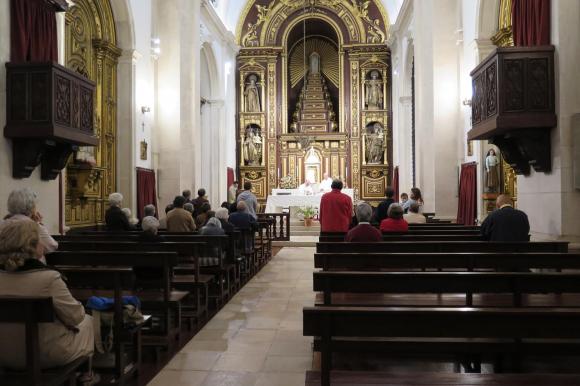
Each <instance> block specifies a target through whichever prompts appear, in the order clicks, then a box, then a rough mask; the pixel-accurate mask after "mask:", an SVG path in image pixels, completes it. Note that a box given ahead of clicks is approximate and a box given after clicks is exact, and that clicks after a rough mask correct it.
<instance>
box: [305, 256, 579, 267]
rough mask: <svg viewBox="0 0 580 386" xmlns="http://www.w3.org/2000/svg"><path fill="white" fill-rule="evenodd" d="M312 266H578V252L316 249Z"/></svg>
mask: <svg viewBox="0 0 580 386" xmlns="http://www.w3.org/2000/svg"><path fill="white" fill-rule="evenodd" d="M314 267H315V268H321V269H323V270H325V271H327V270H343V271H344V270H347V271H368V270H373V271H377V270H411V269H430V268H431V269H439V270H449V269H461V270H466V271H473V270H478V269H487V270H504V271H521V270H527V269H531V268H539V269H540V268H545V269H559V270H562V269H580V254H573V253H558V252H529V253H521V252H491V253H473V252H462V253H422V252H421V253H412V252H409V253H352V252H351V253H337V252H334V253H315V254H314Z"/></svg>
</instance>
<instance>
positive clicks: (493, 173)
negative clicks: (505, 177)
mask: <svg viewBox="0 0 580 386" xmlns="http://www.w3.org/2000/svg"><path fill="white" fill-rule="evenodd" d="M485 189H486V191H487V192H492V193H499V159H498V158H497V156H496V155H495V150H494V149H489V151H488V152H487V156H486V157H485Z"/></svg>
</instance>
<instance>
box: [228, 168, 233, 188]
mask: <svg viewBox="0 0 580 386" xmlns="http://www.w3.org/2000/svg"><path fill="white" fill-rule="evenodd" d="M227 176H228V177H227V179H228V189H229V188H230V186H232V184H233V183H234V180H235V177H234V169H232V168H228V175H227Z"/></svg>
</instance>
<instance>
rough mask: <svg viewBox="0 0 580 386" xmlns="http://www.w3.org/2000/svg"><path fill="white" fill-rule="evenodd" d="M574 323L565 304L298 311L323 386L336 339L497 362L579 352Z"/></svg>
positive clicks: (575, 315)
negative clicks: (317, 344) (317, 352)
mask: <svg viewBox="0 0 580 386" xmlns="http://www.w3.org/2000/svg"><path fill="white" fill-rule="evenodd" d="M579 323H580V309H570V308H567V309H559V308H548V309H540V308H461V309H453V308H422V307H419V308H397V307H332V306H331V307H305V308H304V310H303V334H304V336H315V337H321V383H322V385H325V386H327V385H330V371H331V366H332V362H331V358H332V352H334V351H336V350H337V345H340V339H341V338H362V340H361V345H359V347H357V348H356V350H364V349H365V348H366V347H368V343H369V341H370V342H372V341H373V340H380V342H381V346H382V351H385V350H386V351H388V352H390V353H393V354H395V355H397V356H399V355H401V354H403V353H405V352H407V353H415V354H429V353H433V354H435V353H437V354H438V355H440V354H441V353H448V354H450V355H453V356H455V357H460V358H463V357H466V356H476V357H478V360H486V357H487V356H490V357H492V358H494V360H495V361H496V363H497V358H498V357H500V356H502V355H509V356H513V357H514V358H516V359H519V358H520V357H521V356H522V355H523V354H524V353H525V354H535V355H541V356H554V355H563V354H566V355H579V354H580V343H579V342H578V340H577V339H579V338H580V329H579V328H578V325H579ZM365 338H366V339H365ZM385 338H387V339H385ZM526 339H531V341H526ZM554 339H557V340H556V341H555V340H554ZM563 339H575V341H565V340H563Z"/></svg>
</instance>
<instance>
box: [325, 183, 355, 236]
mask: <svg viewBox="0 0 580 386" xmlns="http://www.w3.org/2000/svg"><path fill="white" fill-rule="evenodd" d="M330 187H331V189H332V190H331V191H330V192H328V193H325V194H324V195H323V196H322V198H321V199H320V208H319V211H318V212H319V213H318V219H319V221H320V230H321V232H348V228H349V226H350V220H351V218H352V199H351V198H350V197H349V196H347V195H346V194H344V193H342V192H341V190H342V181H340V180H334V181H332V185H331V186H330Z"/></svg>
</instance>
